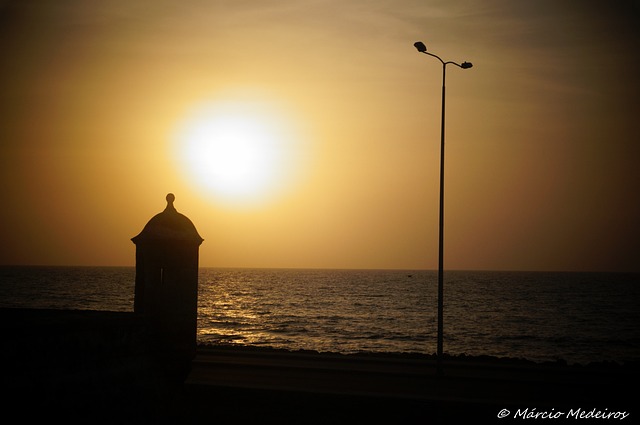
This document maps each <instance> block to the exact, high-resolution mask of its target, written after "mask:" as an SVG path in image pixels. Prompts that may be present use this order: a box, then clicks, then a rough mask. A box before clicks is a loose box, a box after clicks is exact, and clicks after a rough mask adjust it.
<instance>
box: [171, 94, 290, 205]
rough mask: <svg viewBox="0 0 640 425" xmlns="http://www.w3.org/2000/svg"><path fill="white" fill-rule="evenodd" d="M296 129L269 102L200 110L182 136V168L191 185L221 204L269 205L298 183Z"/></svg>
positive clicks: (187, 122) (179, 143)
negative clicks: (295, 174)
mask: <svg viewBox="0 0 640 425" xmlns="http://www.w3.org/2000/svg"><path fill="white" fill-rule="evenodd" d="M292 127H293V126H292V123H291V122H287V121H286V119H285V114H284V113H283V111H281V110H279V108H277V107H275V105H273V104H269V103H266V102H257V101H256V102H249V101H246V100H242V101H228V100H227V101H217V102H209V103H206V104H203V105H200V106H199V107H197V108H196V109H195V110H194V111H193V112H191V113H189V114H188V117H187V118H186V119H185V120H184V122H183V123H182V125H181V126H180V128H179V131H178V133H177V137H176V139H177V140H176V141H177V146H176V147H177V157H178V162H179V163H180V168H181V169H182V171H183V173H184V174H185V175H186V176H187V177H188V179H189V181H190V182H192V183H193V184H194V185H196V186H197V187H198V188H199V189H201V190H203V191H204V192H205V193H207V194H210V195H212V196H214V197H215V198H216V199H218V200H222V201H225V202H232V203H236V204H238V203H241V204H247V203H256V202H261V201H264V200H265V199H266V198H268V197H270V196H272V195H273V194H274V193H275V192H277V191H278V189H281V188H282V187H284V185H285V183H286V182H287V179H288V178H291V177H292V176H291V172H292V169H293V168H294V167H293V165H294V160H293V158H294V156H295V147H296V145H295V143H294V141H295V137H294V134H293V128H292Z"/></svg>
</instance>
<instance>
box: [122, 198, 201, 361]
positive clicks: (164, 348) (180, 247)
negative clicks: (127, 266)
mask: <svg viewBox="0 0 640 425" xmlns="http://www.w3.org/2000/svg"><path fill="white" fill-rule="evenodd" d="M166 199H167V207H166V208H165V209H164V211H162V212H161V213H159V214H156V215H155V216H154V217H152V218H151V220H149V222H148V223H147V225H146V226H144V229H142V232H140V234H139V235H138V236H136V237H134V238H132V239H131V240H132V241H133V243H134V244H135V245H136V287H135V298H134V307H133V309H134V312H135V313H136V314H138V315H140V316H141V317H142V319H143V322H144V324H145V326H146V328H147V330H148V334H149V342H150V346H151V348H152V349H153V350H154V351H156V352H158V353H160V354H167V355H178V356H180V357H185V356H186V357H193V356H194V355H195V350H196V326H197V312H198V250H199V247H200V244H201V243H202V241H203V239H202V238H201V237H200V235H199V234H198V231H197V230H196V228H195V226H194V225H193V223H192V222H191V220H189V219H188V218H187V217H186V216H184V215H182V214H180V213H179V212H178V211H176V209H175V207H174V206H173V202H174V200H175V196H174V195H173V194H172V193H169V194H168V195H167V198H166Z"/></svg>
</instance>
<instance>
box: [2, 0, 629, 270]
mask: <svg viewBox="0 0 640 425" xmlns="http://www.w3.org/2000/svg"><path fill="white" fill-rule="evenodd" d="M418 40H421V41H423V42H424V43H425V44H426V45H427V48H428V49H429V51H430V52H433V53H435V54H437V55H439V56H441V57H442V58H443V59H445V60H452V61H456V62H463V61H469V62H472V63H473V65H474V66H473V68H471V69H468V70H463V69H460V68H457V67H452V66H449V67H447V79H446V82H447V93H446V94H447V96H446V102H447V105H446V118H447V120H446V143H447V145H446V167H445V169H446V180H445V182H446V183H445V186H446V187H445V191H446V195H445V198H446V200H445V216H446V218H445V268H446V269H466V270H483V269H484V270H548V271H564V270H566V271H578V270H585V271H640V243H639V241H640V2H639V1H626V0H618V1H611V0H539V1H522V0H520V1H514V0H489V1H486V0H482V1H480V0H477V1H469V0H466V1H462V0H446V1H445V0H442V1H430V0H368V1H365V0H272V1H269V0H243V1H238V0H218V1H211V0H206V1H205V0H184V1H169V0H153V1H151V0H149V1H135V2H132V1H130V0H104V1H86V0H65V1H49V0H47V1H44V0H42V1H41V0H28V1H25V0H19V1H4V2H0V48H1V51H2V55H1V57H0V61H1V63H0V112H1V115H0V173H1V178H0V185H1V187H0V189H1V191H0V193H1V194H2V208H1V209H0V236H1V238H2V248H1V250H0V264H12V265H13V264H25V265H92V266H93V265H133V264H134V261H135V246H134V245H133V243H132V242H131V240H130V239H131V238H132V237H133V236H135V235H137V234H138V233H139V232H140V231H141V230H142V228H143V227H144V225H145V224H146V222H147V221H148V220H149V219H150V218H151V217H152V216H153V215H155V214H157V213H158V212H160V211H162V210H163V209H164V207H165V205H166V202H165V195H166V194H167V193H169V192H172V193H174V194H175V196H176V201H175V207H176V208H177V210H178V211H179V212H181V213H183V214H185V215H187V216H188V217H189V218H190V219H191V220H192V221H193V222H194V224H195V225H196V227H197V229H198V231H199V233H200V235H201V236H202V237H203V238H204V239H205V240H204V242H203V244H202V245H201V247H200V265H201V266H215V267H303V268H372V269H383V268H399V269H436V268H437V264H438V184H439V180H438V179H439V160H440V157H439V155H440V113H441V109H440V106H441V83H442V66H441V64H440V63H439V62H438V61H437V60H436V59H435V58H432V57H429V56H426V55H424V54H421V53H418V52H417V51H416V50H415V48H414V47H413V43H414V42H415V41H418ZM216 138H217V139H216ZM218 139H219V140H218ZM221 140H222V142H221ZM216 143H217V144H216ZM229 144H238V145H242V149H240V150H237V149H236V148H237V146H234V147H233V149H236V150H233V151H232V152H229V151H228V148H230V146H228V145H229ZM214 145H215V147H213V146H214ZM227 155H231V158H232V159H227Z"/></svg>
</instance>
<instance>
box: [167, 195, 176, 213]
mask: <svg viewBox="0 0 640 425" xmlns="http://www.w3.org/2000/svg"><path fill="white" fill-rule="evenodd" d="M166 199H167V208H166V209H168V210H175V209H176V208H175V207H174V206H173V201H175V200H176V196H175V195H174V194H173V193H168V194H167V198H166Z"/></svg>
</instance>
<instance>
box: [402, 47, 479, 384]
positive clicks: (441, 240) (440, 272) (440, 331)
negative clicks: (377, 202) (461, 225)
mask: <svg viewBox="0 0 640 425" xmlns="http://www.w3.org/2000/svg"><path fill="white" fill-rule="evenodd" d="M413 45H414V46H415V48H416V49H417V50H418V52H420V53H424V54H425V55H429V56H433V57H434V58H436V59H438V60H439V61H440V63H442V120H441V122H440V235H439V244H438V247H439V249H438V348H437V350H438V352H437V354H438V357H437V358H438V372H439V373H441V372H442V345H443V344H442V340H443V337H442V334H443V306H444V303H443V294H444V278H443V268H444V259H443V255H444V98H445V97H444V93H445V88H444V87H445V84H444V82H445V77H446V70H447V65H449V64H451V65H455V66H457V67H459V68H462V69H469V68H471V67H472V66H473V64H471V62H462V63H461V64H459V63H456V62H452V61H447V62H445V61H443V60H442V59H440V57H439V56H437V55H434V54H433V53H429V52H427V46H425V45H424V43H423V42H422V41H416V42H415V43H413Z"/></svg>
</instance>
